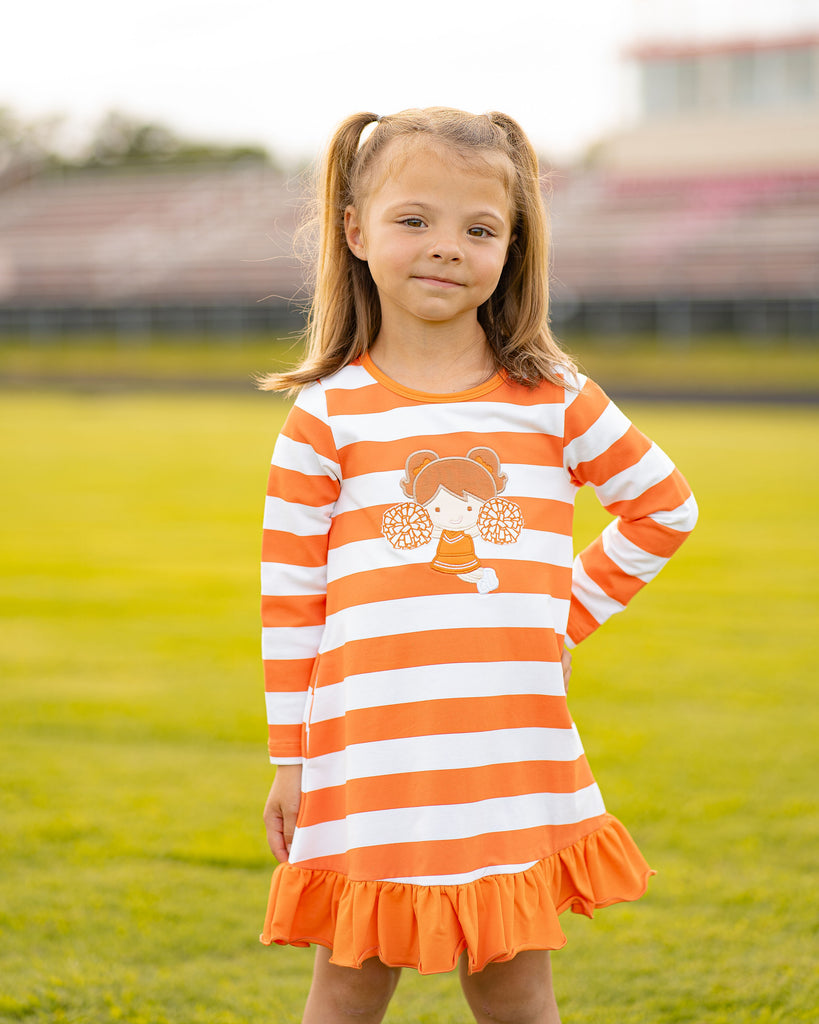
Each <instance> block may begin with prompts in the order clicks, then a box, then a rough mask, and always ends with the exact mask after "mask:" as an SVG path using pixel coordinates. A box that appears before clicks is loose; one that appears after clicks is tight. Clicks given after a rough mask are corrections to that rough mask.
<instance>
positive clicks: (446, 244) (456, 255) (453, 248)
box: [430, 238, 463, 262]
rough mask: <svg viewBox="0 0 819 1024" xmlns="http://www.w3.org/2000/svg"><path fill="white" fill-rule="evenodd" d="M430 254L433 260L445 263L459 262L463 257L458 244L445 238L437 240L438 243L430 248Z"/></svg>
mask: <svg viewBox="0 0 819 1024" xmlns="http://www.w3.org/2000/svg"><path fill="white" fill-rule="evenodd" d="M430 254H431V256H432V258H433V259H434V260H446V261H447V262H449V261H452V260H460V259H462V257H463V253H462V252H461V247H460V246H459V245H458V243H457V242H455V241H451V240H448V239H446V238H441V239H438V241H437V242H436V243H435V244H434V245H433V246H432V248H431V250H430Z"/></svg>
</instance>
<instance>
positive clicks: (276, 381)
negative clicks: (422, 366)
mask: <svg viewBox="0 0 819 1024" xmlns="http://www.w3.org/2000/svg"><path fill="white" fill-rule="evenodd" d="M378 120H379V118H378V115H377V114H373V113H361V114H353V115H352V116H351V117H348V118H347V119H346V120H344V121H342V123H341V124H340V125H339V126H338V128H337V129H336V132H335V134H334V135H333V138H332V139H331V140H330V144H329V146H328V148H327V151H326V153H325V156H324V159H323V161H322V163H321V167H320V170H319V176H318V185H317V189H316V193H317V200H316V210H315V213H314V215H313V217H312V219H311V222H310V224H308V225H305V228H313V230H316V229H317V232H318V245H317V251H316V255H315V263H314V271H313V273H314V281H313V299H312V302H311V305H310V311H309V315H308V319H307V326H306V328H305V330H304V332H303V334H302V340H304V341H305V343H306V348H305V355H304V359H303V361H302V363H301V365H300V366H299V367H298V368H297V369H295V370H291V371H289V372H287V373H271V374H267V375H265V376H263V377H261V378H260V379H259V387H261V388H262V389H263V390H266V391H285V390H289V391H294V390H297V389H298V388H300V387H302V386H303V385H304V384H309V383H312V382H313V381H315V380H318V379H319V378H320V377H324V376H329V374H331V373H334V372H335V371H336V370H339V369H341V367H342V366H346V365H347V364H348V363H351V362H352V361H353V360H354V359H357V358H358V357H359V356H361V355H363V354H364V352H366V351H367V348H368V346H369V344H370V341H371V339H372V338H374V337H375V335H376V334H377V333H378V329H379V327H380V321H381V310H380V304H379V301H378V292H377V290H376V287H375V283H374V282H373V279H372V277H371V275H370V271H369V268H368V266H367V264H366V263H365V262H363V261H362V260H359V259H358V258H357V257H356V256H354V255H353V254H352V253H351V252H350V249H349V247H348V245H347V239H346V237H345V234H344V211H345V210H346V208H347V207H348V206H349V205H350V204H351V202H352V198H353V191H354V189H353V178H354V174H355V168H356V163H357V156H358V151H359V146H360V143H361V135H362V133H363V131H364V129H365V128H366V127H367V126H368V125H370V124H372V123H373V122H374V121H378Z"/></svg>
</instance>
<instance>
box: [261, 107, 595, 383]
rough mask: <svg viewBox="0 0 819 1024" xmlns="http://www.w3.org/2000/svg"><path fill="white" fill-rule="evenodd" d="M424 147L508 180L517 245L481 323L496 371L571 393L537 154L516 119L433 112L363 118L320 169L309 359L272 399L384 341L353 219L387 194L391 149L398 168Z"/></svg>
mask: <svg viewBox="0 0 819 1024" xmlns="http://www.w3.org/2000/svg"><path fill="white" fill-rule="evenodd" d="M373 124H374V127H373V129H372V130H371V131H370V133H369V134H368V135H367V136H366V138H364V139H363V141H362V136H363V134H364V131H365V129H366V128H367V127H368V126H370V125H373ZM419 144H423V145H429V146H434V147H436V148H441V149H442V150H444V151H445V152H446V153H447V154H451V153H454V154H455V155H457V156H458V157H459V158H461V159H463V160H465V161H467V162H468V163H469V164H470V165H474V164H475V163H481V164H483V165H484V166H486V168H487V170H488V171H489V172H490V173H497V174H499V175H501V176H502V178H503V180H504V184H505V187H506V190H507V193H508V195H509V203H510V209H511V212H512V234H513V240H512V242H511V243H510V246H509V253H508V258H507V261H506V264H505V266H504V268H503V271H502V273H501V276H500V280H499V281H498V285H497V288H496V289H495V291H494V292H493V294H492V295H491V296H490V297H489V299H488V300H487V301H486V302H484V303H483V304H482V305H481V306H479V307H478V311H477V316H478V322H479V324H480V326H481V327H482V328H483V331H484V333H485V334H486V338H487V341H488V343H489V347H490V349H491V351H492V355H493V358H494V361H495V366H496V368H497V369H498V370H500V371H502V372H503V373H505V374H506V375H507V376H508V377H509V378H511V379H512V380H514V381H517V382H518V383H521V384H525V385H527V386H529V387H534V386H536V385H537V384H539V383H541V382H542V381H545V380H548V381H552V382H554V383H556V384H560V385H561V386H565V385H566V383H567V382H566V380H565V378H564V377H563V376H562V375H561V373H560V369H559V368H561V367H562V368H563V369H568V370H569V371H570V372H573V371H574V370H575V366H574V363H573V362H572V360H571V359H570V358H569V357H568V356H567V355H566V354H565V353H564V352H563V350H562V349H561V348H560V346H559V345H558V343H557V342H556V340H555V339H554V337H553V335H552V333H551V329H550V327H549V232H548V224H547V218H546V210H545V207H544V202H543V196H542V193H541V179H540V172H539V167H538V160H537V155H536V154H535V151H534V149H533V148H532V144H531V142H530V141H529V139H528V138H527V136H526V134H525V132H524V131H523V129H522V128H521V127H520V125H519V124H518V123H517V121H515V120H514V119H513V118H511V117H508V116H507V115H506V114H502V113H499V112H497V111H493V112H491V113H488V114H468V113H466V112H464V111H462V110H454V109H451V108H449V107H429V108H427V109H423V110H405V111H402V112H401V113H398V114H393V115H390V116H388V117H378V116H377V115H376V114H373V113H361V114H353V115H352V116H351V117H348V118H347V119H346V120H344V121H342V123H341V124H340V125H339V126H338V128H337V129H336V131H335V134H334V135H333V137H332V139H331V140H330V144H329V146H328V148H327V151H326V153H325V156H324V159H323V161H322V163H321V165H320V168H319V176H318V182H317V187H316V204H315V207H316V208H315V213H314V216H313V217H312V218H311V219H310V221H309V223H307V224H306V225H305V226H304V228H303V230H302V237H304V234H305V233H307V232H309V231H310V230H311V229H312V230H313V231H315V229H316V228H317V235H318V242H317V247H316V251H315V255H314V257H313V259H312V260H311V264H312V268H313V274H314V280H313V298H312V302H311V303H310V307H309V312H308V318H307V324H306V327H305V329H304V332H303V335H302V337H303V340H304V341H305V343H306V344H305V353H304V358H303V360H302V362H301V364H300V365H299V366H298V367H296V368H295V369H294V370H290V371H289V372H286V373H272V374H268V375H266V376H263V377H261V378H260V380H259V386H260V387H261V388H262V389H264V390H270V391H295V390H298V389H299V388H301V387H303V386H304V385H305V384H310V383H312V382H314V381H316V380H318V379H320V378H322V377H327V376H329V375H330V374H332V373H335V372H336V371H337V370H340V369H341V368H342V367H344V366H346V365H348V364H349V363H351V362H353V361H354V360H356V359H358V358H360V357H361V356H362V355H363V354H364V353H365V352H366V351H367V349H368V348H369V347H370V345H371V344H372V343H373V342H374V341H375V339H376V337H377V335H378V332H379V330H380V328H381V306H380V302H379V298H378V290H377V288H376V286H375V282H374V281H373V279H372V276H371V274H370V270H369V267H368V265H367V263H366V262H364V261H362V260H359V259H358V258H357V257H356V256H354V255H353V253H352V252H351V251H350V249H349V247H348V245H347V239H346V236H345V231H344V212H345V210H346V209H347V207H348V206H354V207H356V208H358V209H363V207H364V206H365V205H366V201H367V197H368V196H369V195H370V194H371V193H372V191H373V190H374V189H375V188H377V187H378V182H377V176H378V172H379V171H381V172H382V173H384V170H383V165H382V158H383V157H384V153H385V150H386V149H387V147H390V153H389V156H390V160H391V161H395V160H397V161H401V160H405V159H409V158H411V155H412V152H413V150H414V148H415V146H417V145H419ZM499 156H500V157H502V158H503V159H500V160H499V159H498V157H499Z"/></svg>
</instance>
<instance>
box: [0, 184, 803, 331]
mask: <svg viewBox="0 0 819 1024" xmlns="http://www.w3.org/2000/svg"><path fill="white" fill-rule="evenodd" d="M302 204H303V197H302V194H301V192H300V190H299V187H298V185H297V184H296V183H295V182H294V181H288V180H286V179H284V178H282V177H281V176H280V175H278V174H276V173H275V172H273V171H272V170H270V169H269V168H266V167H264V166H261V165H258V164H256V165H248V166H238V167H233V168H229V167H221V168H218V167H217V168H197V169H194V170H183V171H170V170H163V171H141V172H136V171H119V172H107V173H106V172H96V171H95V172H85V173H83V174H73V175H66V176H63V177H59V176H58V177H41V178H33V179H32V180H30V181H27V182H25V183H22V184H18V185H16V186H13V187H9V188H7V189H5V190H3V191H0V330H2V329H5V330H6V331H9V330H17V331H19V330H30V331H35V332H36V331H37V330H46V329H50V330H53V329H55V328H56V329H61V330H68V329H71V328H72V327H82V328H88V327H94V326H98V327H105V328H113V329H115V330H138V329H139V330H141V329H157V328H182V329H196V330H202V329H205V330H222V329H232V330H243V329H250V328H252V327H254V326H271V325H275V324H276V323H282V322H286V321H288V320H289V321H293V320H294V319H297V318H298V317H299V315H300V309H301V300H303V299H304V298H305V297H306V292H305V286H304V278H303V273H302V268H301V265H300V263H299V261H298V260H297V259H296V258H294V256H293V255H292V239H293V233H294V230H295V226H296V223H297V219H298V215H299V211H300V209H301V208H302ZM550 205H551V221H552V243H553V255H552V264H553V266H552V270H553V281H554V285H553V295H554V300H555V317H556V319H557V320H558V321H560V322H561V323H562V325H563V326H566V325H572V324H574V325H576V326H578V327H581V328H582V327H588V326H590V325H592V324H593V325H594V326H595V329H598V328H599V326H600V323H601V321H603V320H605V322H606V323H608V324H609V327H610V329H617V327H618V326H619V327H623V328H629V327H631V328H633V327H635V326H638V327H639V326H644V327H649V328H656V327H657V325H658V323H664V324H666V325H667V324H668V323H670V322H672V321H673V322H675V323H677V324H679V325H681V326H682V327H683V329H687V328H694V329H697V327H698V325H699V326H700V327H703V328H705V329H707V328H710V327H719V326H720V325H727V326H728V327H730V326H731V324H730V323H729V322H728V321H730V320H731V318H732V317H736V316H738V317H740V319H742V318H743V317H744V318H745V319H746V320H747V318H748V311H749V309H750V310H751V311H754V310H756V311H757V314H758V313H759V310H760V309H763V311H764V314H765V315H764V316H762V317H760V316H759V315H757V316H756V321H755V322H757V323H759V324H762V323H763V322H764V321H765V320H766V318H767V319H768V320H769V321H770V322H771V323H772V324H773V325H774V326H776V327H777V328H778V329H789V330H791V331H793V332H797V333H815V332H816V331H817V329H819V328H817V322H818V321H819V169H817V171H816V172H815V173H807V172H800V173H798V174H794V173H791V174H781V173H780V174H759V173H757V174H745V175H741V174H734V175H721V176H720V175H714V174H712V175H697V176H689V177H679V176H677V177H672V176H668V177H655V178H649V179H645V178H639V177H629V176H625V175H623V174H617V173H613V172H611V171H605V170H588V171H574V172H571V173H568V174H560V175H555V179H554V182H553V194H552V197H551V201H550ZM669 311H670V319H669V316H668V315H667V314H668V313H669ZM771 317H772V318H773V319H771ZM703 318H704V319H703ZM783 318H784V320H783ZM783 323H784V324H785V327H784V328H782V326H781V325H782V324H783ZM734 326H736V324H735V325H734Z"/></svg>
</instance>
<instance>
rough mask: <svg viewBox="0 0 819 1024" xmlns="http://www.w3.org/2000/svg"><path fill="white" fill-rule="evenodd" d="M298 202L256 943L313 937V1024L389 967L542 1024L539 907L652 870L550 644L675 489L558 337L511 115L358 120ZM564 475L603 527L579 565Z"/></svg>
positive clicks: (672, 502) (380, 1010)
mask: <svg viewBox="0 0 819 1024" xmlns="http://www.w3.org/2000/svg"><path fill="white" fill-rule="evenodd" d="M373 122H375V124H374V126H373ZM370 126H372V127H370ZM368 127H369V128H370V131H369V134H368V135H366V136H365V135H364V130H365V128H368ZM320 203H321V210H320V220H321V224H320V239H319V252H318V261H317V278H316V282H315V297H314V303H313V308H312V315H311V319H310V323H309V329H308V331H309V332H308V341H309V343H308V348H307V354H306V358H305V360H304V362H303V364H302V365H301V366H300V367H299V368H298V369H296V370H294V371H292V372H290V373H285V374H281V375H275V376H270V377H268V378H266V379H265V381H264V382H263V386H265V387H267V388H269V389H272V390H277V389H280V390H281V389H296V388H297V389H300V393H299V396H298V399H297V401H296V403H295V405H294V407H293V409H292V411H291V412H290V415H289V417H288V419H287V422H286V424H285V426H284V428H283V430H282V432H281V435H280V437H279V439H278V442H277V444H276V447H275V452H274V456H273V464H272V469H271V473H270V484H269V490H268V498H267V504H266V510H265V537H264V565H263V593H264V597H263V616H264V640H263V649H264V657H265V668H266V691H267V706H268V713H269V723H270V740H269V750H270V757H271V760H272V761H273V762H274V763H275V764H276V765H277V771H276V776H275V780H274V782H273V786H272V788H271V791H270V795H269V797H268V801H267V805H266V808H265V821H266V825H267V830H268V837H269V841H270V846H271V849H272V850H273V853H274V854H275V855H276V857H277V858H278V859H279V861H280V862H281V863H280V865H279V866H278V868H277V869H276V870H275V872H274V874H273V881H272V886H271V892H270V901H269V906H268V912H267V918H266V921H265V926H264V933H263V935H262V941H263V942H264V943H267V944H269V943H272V942H277V943H290V944H292V945H296V946H306V945H308V944H310V943H315V944H316V945H317V947H318V948H317V953H316V961H315V970H314V976H313V983H312V987H311V990H310V994H309V997H308V1000H307V1006H306V1009H305V1014H304V1018H303V1020H304V1021H305V1022H307V1024H332V1022H334V1021H342V1020H347V1019H348V1018H349V1017H351V1016H354V1017H355V1019H357V1020H359V1021H366V1022H375V1021H380V1020H381V1019H382V1018H383V1015H384V1013H385V1011H386V1007H387V1003H388V1002H389V999H390V997H391V995H392V993H393V990H394V988H395V985H396V984H397V980H398V974H399V971H400V968H401V967H413V968H415V969H416V970H418V971H420V972H422V973H436V972H445V971H449V970H451V969H452V968H454V967H455V966H456V965H457V966H459V968H460V975H461V983H462V985H463V989H464V992H465V995H466V998H467V1000H468V1002H469V1005H470V1007H471V1009H472V1011H473V1013H474V1016H475V1019H476V1020H477V1021H479V1022H488V1021H497V1020H504V1021H507V1022H517V1024H524V1022H525V1024H535V1022H536V1024H554V1022H556V1021H558V1020H559V1017H558V1011H557V1007H556V1005H555V1001H554V996H553V994H552V986H551V976H550V968H549V952H548V951H549V950H551V949H557V948H559V947H561V946H562V945H563V944H564V942H565V937H564V935H563V933H562V931H561V929H560V925H559V922H558V914H559V913H560V912H561V911H563V910H566V909H571V910H573V911H575V912H577V913H583V914H586V915H588V916H591V915H592V912H593V910H594V909H595V908H597V907H603V906H606V905H608V904H610V903H616V902H618V901H622V900H634V899H637V898H638V897H639V896H641V895H642V894H643V892H644V891H645V888H646V882H647V879H648V877H649V875H650V874H651V873H652V872H651V870H650V868H649V867H648V865H647V864H646V862H645V860H644V859H643V857H642V855H641V854H640V852H639V850H638V849H637V847H636V845H635V843H634V841H633V840H632V839H631V837H630V836H629V834H628V833H627V831H626V830H625V828H624V827H623V826H622V825H621V824H620V822H619V821H617V819H616V818H614V817H612V816H611V815H610V814H607V813H606V810H605V807H604V805H603V801H602V799H601V796H600V792H599V790H598V788H597V785H596V783H595V781H594V778H593V776H592V774H591V770H590V768H589V765H588V763H587V761H586V758H585V756H584V753H583V748H582V746H581V743H580V739H579V737H578V734H577V730H576V728H575V726H574V724H573V722H572V719H571V717H570V715H569V712H568V709H567V703H566V690H567V685H568V676H569V672H570V660H571V659H570V655H569V653H568V649H570V648H572V647H574V646H575V645H576V644H578V643H579V642H580V641H581V640H584V639H585V638H586V637H587V636H588V635H589V634H590V633H592V632H593V630H595V629H596V628H597V626H599V625H600V624H601V623H602V622H603V621H604V620H605V619H607V618H608V617H609V616H610V615H611V614H612V613H613V612H617V611H620V610H621V609H622V608H623V606H624V605H625V604H626V602H627V601H628V600H629V599H630V598H631V597H632V596H633V595H634V594H635V593H636V592H637V591H638V590H639V589H640V587H642V586H643V584H644V583H646V582H648V581H649V580H650V579H652V577H653V576H654V575H655V574H656V573H657V572H658V571H659V570H660V568H661V567H662V566H663V565H664V564H665V562H666V561H667V559H668V557H669V556H670V555H671V554H672V552H673V551H674V550H675V549H676V548H677V547H678V546H679V545H680V544H681V543H682V541H683V540H684V539H685V537H686V535H687V534H688V532H689V531H690V530H691V528H692V527H693V525H694V521H695V518H696V506H695V504H694V500H693V498H692V496H691V492H690V490H689V488H688V486H687V484H686V482H685V480H684V479H683V477H682V476H681V475H680V473H679V472H678V471H677V470H676V469H675V468H674V466H673V465H672V463H671V462H670V461H669V459H668V458H667V456H666V455H665V454H663V452H662V451H660V450H659V449H658V448H657V446H656V445H654V444H653V443H652V442H651V441H649V440H648V439H647V438H646V437H645V436H644V435H643V434H641V433H640V432H639V431H638V430H637V429H636V428H635V427H634V426H632V424H631V423H630V422H629V421H628V420H627V419H626V417H625V416H624V415H623V413H622V412H620V411H619V410H618V409H617V408H616V407H615V406H614V405H613V404H612V403H611V402H610V401H609V400H608V398H607V397H606V396H605V395H604V394H603V393H602V392H601V391H600V389H599V388H598V387H596V386H595V385H594V384H593V383H592V382H591V381H590V380H588V379H587V378H586V377H584V376H583V375H582V374H580V373H578V371H577V370H576V368H575V367H574V366H573V364H572V362H571V360H570V359H569V358H568V357H567V356H566V355H565V354H563V353H562V352H561V350H560V349H559V347H558V346H557V344H556V343H555V341H554V339H553V338H552V336H551V334H550V331H549V327H548V290H547V233H546V223H545V213H544V209H543V205H542V200H541V191H540V181H539V176H538V166H537V159H536V157H535V154H534V151H533V150H532V147H531V145H530V143H529V141H528V140H527V138H526V136H525V135H524V133H523V131H522V130H521V128H520V127H519V126H518V125H517V124H516V122H515V121H513V120H512V119H511V118H509V117H507V116H505V115H503V114H498V113H492V114H487V115H481V116H473V115H470V114H466V113H463V112H461V111H456V110H449V109H443V108H432V109H429V110H410V111H405V112H403V113H400V114H396V115H394V116H391V117H381V118H378V117H376V116H375V115H373V114H358V115H355V116H353V117H351V118H349V119H348V120H346V121H345V122H344V123H343V124H342V125H341V126H340V127H339V128H338V130H337V132H336V134H335V136H334V138H333V140H332V142H331V145H330V147H329V151H328V154H327V157H326V161H325V166H324V170H323V189H322V193H321V196H320ZM586 483H589V484H591V485H592V486H593V487H594V489H595V491H596V493H597V496H598V497H599V499H600V501H601V502H602V504H603V505H604V506H605V507H606V509H607V510H608V511H609V512H610V513H611V514H612V515H613V516H614V517H616V518H615V519H614V520H613V521H612V523H611V524H610V525H609V526H608V527H607V528H606V529H605V530H604V531H603V533H602V535H601V536H600V537H598V538H597V540H595V541H594V542H593V543H592V544H591V545H590V546H589V547H588V548H586V550H585V551H583V552H582V553H581V554H580V555H579V556H578V557H577V558H576V559H574V561H573V560H572V541H571V532H572V512H573V503H574V498H575V494H576V492H577V489H578V488H579V487H580V486H581V485H582V484H586Z"/></svg>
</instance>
